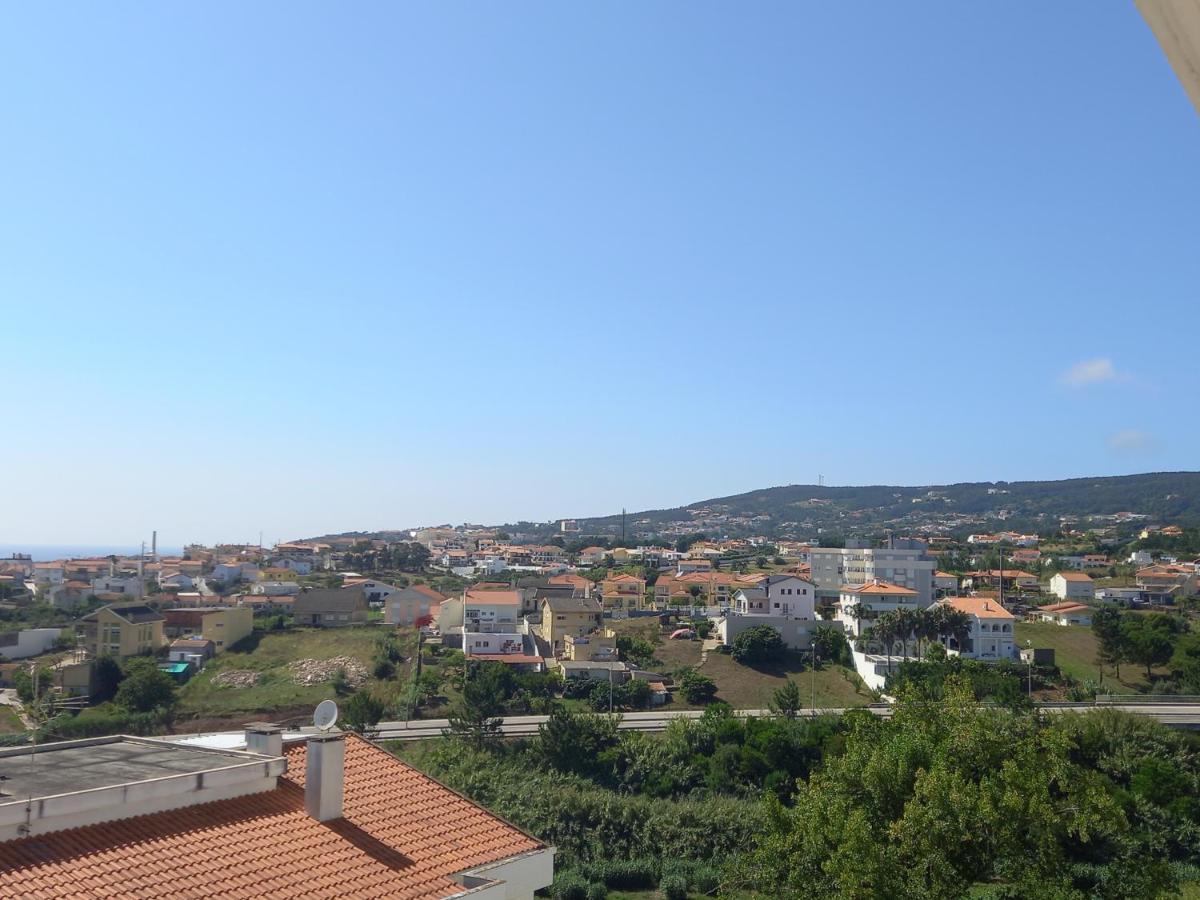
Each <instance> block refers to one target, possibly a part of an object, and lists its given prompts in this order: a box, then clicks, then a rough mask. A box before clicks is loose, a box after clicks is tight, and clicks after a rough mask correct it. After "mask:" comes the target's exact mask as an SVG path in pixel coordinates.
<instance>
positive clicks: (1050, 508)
mask: <svg viewBox="0 0 1200 900" xmlns="http://www.w3.org/2000/svg"><path fill="white" fill-rule="evenodd" d="M1123 512H1125V513H1135V514H1137V515H1139V516H1145V517H1146V520H1147V521H1151V522H1160V521H1161V522H1172V523H1179V524H1195V523H1197V522H1200V472H1157V473H1150V474H1145V475H1120V476H1113V477H1103V478H1072V479H1068V480H1064V481H1014V482H973V483H962V484H948V485H922V486H919V487H902V486H894V485H872V486H864V487H827V486H818V485H788V486H786V487H772V488H764V489H761V490H756V491H750V492H748V493H745V494H735V495H733V496H731V497H717V498H714V499H711V500H702V501H699V502H697V503H691V504H688V505H687V506H680V507H675V508H673V509H656V510H647V511H644V512H636V513H629V514H627V516H626V530H627V533H629V534H647V533H668V534H669V533H672V532H678V531H680V530H687V529H691V530H704V529H705V528H711V529H718V530H721V531H722V532H725V533H731V534H732V533H738V532H757V533H768V534H780V535H783V534H788V533H795V534H798V535H805V534H811V533H813V532H814V531H815V529H818V528H821V529H824V530H826V531H828V530H844V531H848V532H857V531H861V530H864V529H870V528H872V527H875V528H881V529H882V528H888V527H902V528H911V527H919V526H921V525H932V524H940V525H944V526H948V527H950V528H952V529H953V528H959V527H961V528H969V527H971V526H972V525H976V524H982V523H985V522H990V521H993V520H999V519H1000V518H1004V520H1005V521H1006V522H1007V523H1008V527H1016V526H1020V525H1025V526H1028V527H1036V526H1039V525H1040V526H1041V527H1042V528H1045V527H1046V526H1047V525H1048V524H1050V523H1051V522H1052V521H1053V522H1057V521H1058V520H1059V519H1062V518H1066V519H1068V520H1083V519H1085V518H1087V517H1095V516H1099V517H1104V516H1112V515H1115V514H1117V513H1123ZM1089 524H1095V523H1089ZM579 526H580V530H581V531H582V532H583V533H589V534H611V533H615V532H618V531H619V530H620V526H621V517H620V515H614V516H606V517H602V518H592V519H580V520H579Z"/></svg>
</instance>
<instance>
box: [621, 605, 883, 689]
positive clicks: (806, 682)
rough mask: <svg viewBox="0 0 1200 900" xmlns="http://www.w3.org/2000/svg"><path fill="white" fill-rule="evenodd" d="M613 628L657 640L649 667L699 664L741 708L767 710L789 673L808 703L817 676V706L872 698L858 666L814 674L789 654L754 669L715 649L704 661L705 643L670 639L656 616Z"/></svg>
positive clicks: (666, 669)
mask: <svg viewBox="0 0 1200 900" xmlns="http://www.w3.org/2000/svg"><path fill="white" fill-rule="evenodd" d="M610 627H612V628H613V629H614V630H615V631H617V632H618V633H620V634H630V635H635V636H637V637H640V638H643V639H645V640H648V641H650V642H651V643H653V644H655V647H654V658H655V659H656V660H658V661H659V662H660V663H661V665H656V666H652V667H651V668H653V669H654V670H655V671H661V672H664V673H669V672H673V671H675V670H677V669H681V668H683V667H685V666H692V667H699V669H698V671H700V672H701V673H703V674H704V675H707V676H708V677H709V678H711V679H713V681H715V682H716V683H717V697H718V699H720V700H724V701H725V702H726V703H728V704H730V705H731V706H733V707H735V708H737V709H765V708H766V707H767V703H768V701H769V700H770V698H771V695H772V694H774V693H775V691H776V690H777V689H779V688H780V687H782V686H783V684H784V682H785V681H787V680H788V679H789V678H794V679H797V680H798V681H799V682H800V687H801V690H802V693H803V696H804V704H805V706H808V705H810V703H811V702H812V691H813V687H814V680H815V687H816V705H817V706H818V707H820V708H824V709H843V708H845V707H849V706H865V705H866V704H868V703H870V702H871V696H870V694H869V693H868V692H867V690H866V688H860V686H859V684H860V683H859V681H858V676H857V675H856V674H855V673H854V671H853V670H852V669H846V668H844V667H842V666H835V665H825V666H823V667H822V668H821V669H820V670H818V671H817V673H816V678H815V679H814V678H813V673H812V672H811V670H810V669H808V668H807V667H805V666H804V665H803V664H802V662H801V659H800V657H799V655H794V656H789V657H788V659H787V660H785V661H784V662H782V663H780V664H778V665H775V666H770V667H762V668H754V669H752V668H750V667H749V666H743V665H741V664H740V663H736V662H734V661H733V659H732V658H731V657H729V656H727V655H726V654H723V653H717V652H716V651H713V652H711V653H709V654H708V658H707V659H706V660H705V662H704V664H703V665H700V655H701V642H700V641H673V640H670V639H669V638H668V637H667V636H666V635H668V634H670V631H669V630H664V629H662V628H660V626H659V624H658V620H657V619H656V618H649V617H647V618H639V619H624V620H618V621H615V622H613V623H611V626H610ZM672 706H673V707H675V708H681V707H686V706H687V704H686V703H685V702H683V699H682V697H681V696H679V695H678V694H677V695H676V696H675V702H674V703H673V704H672Z"/></svg>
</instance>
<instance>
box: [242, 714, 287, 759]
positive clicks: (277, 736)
mask: <svg viewBox="0 0 1200 900" xmlns="http://www.w3.org/2000/svg"><path fill="white" fill-rule="evenodd" d="M246 749H247V750H249V751H250V752H251V753H261V754H262V755H263V756H283V728H282V727H281V726H279V725H272V724H271V723H270V722H251V723H250V724H249V725H247V726H246Z"/></svg>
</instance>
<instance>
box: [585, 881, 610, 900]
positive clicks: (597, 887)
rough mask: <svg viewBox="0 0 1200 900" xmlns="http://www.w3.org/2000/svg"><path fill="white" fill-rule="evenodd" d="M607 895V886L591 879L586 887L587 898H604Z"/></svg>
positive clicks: (596, 899)
mask: <svg viewBox="0 0 1200 900" xmlns="http://www.w3.org/2000/svg"><path fill="white" fill-rule="evenodd" d="M607 896H608V888H606V887H605V886H604V885H603V884H601V883H600V882H598V881H593V882H592V883H591V884H589V885H588V888H587V900H604V898H605V897H607Z"/></svg>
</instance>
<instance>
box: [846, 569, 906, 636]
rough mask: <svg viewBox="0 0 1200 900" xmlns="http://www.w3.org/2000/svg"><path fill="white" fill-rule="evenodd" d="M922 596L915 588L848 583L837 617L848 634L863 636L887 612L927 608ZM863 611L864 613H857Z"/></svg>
mask: <svg viewBox="0 0 1200 900" xmlns="http://www.w3.org/2000/svg"><path fill="white" fill-rule="evenodd" d="M921 601H922V598H921V595H920V594H918V593H917V592H916V591H914V590H913V589H912V588H906V587H901V586H900V585H898V584H891V583H890V582H887V581H868V582H867V583H866V584H845V585H842V590H841V594H840V597H839V599H838V604H837V612H836V613H835V616H834V617H835V618H836V619H837V620H838V621H839V622H841V623H842V624H843V626H844V627H845V629H846V631H847V633H849V634H850V635H852V636H854V637H860V636H861V635H862V633H863V631H865V630H866V629H867V628H869V627H870V625H871V622H872V621H874V620H875V619H877V618H879V616H880V615H882V614H883V613H885V612H892V611H893V610H897V609H910V610H913V611H914V612H915V611H916V610H918V609H924V608H925V607H926V606H928V605H929V604H928V603H923V602H921ZM858 608H861V610H862V612H861V613H859V612H856V609H858Z"/></svg>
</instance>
